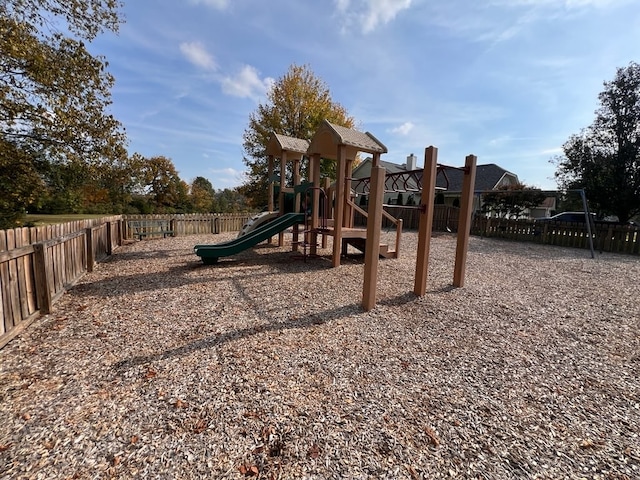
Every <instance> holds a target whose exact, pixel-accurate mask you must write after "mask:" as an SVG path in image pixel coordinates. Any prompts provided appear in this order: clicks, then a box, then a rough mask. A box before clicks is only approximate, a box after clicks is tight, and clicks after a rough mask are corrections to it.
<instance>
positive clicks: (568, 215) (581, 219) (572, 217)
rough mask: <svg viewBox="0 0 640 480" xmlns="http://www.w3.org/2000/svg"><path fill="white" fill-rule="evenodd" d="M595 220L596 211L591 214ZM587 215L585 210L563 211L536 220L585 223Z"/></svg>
mask: <svg viewBox="0 0 640 480" xmlns="http://www.w3.org/2000/svg"><path fill="white" fill-rule="evenodd" d="M591 218H592V219H593V221H594V222H595V221H596V215H595V213H592V214H591ZM585 221H586V216H585V213H584V212H562V213H558V214H557V215H553V216H552V217H544V218H538V219H536V222H542V223H557V222H571V223H585Z"/></svg>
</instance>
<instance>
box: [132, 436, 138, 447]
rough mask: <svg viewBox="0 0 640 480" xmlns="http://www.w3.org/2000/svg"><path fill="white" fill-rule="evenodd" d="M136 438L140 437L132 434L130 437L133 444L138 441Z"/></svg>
mask: <svg viewBox="0 0 640 480" xmlns="http://www.w3.org/2000/svg"><path fill="white" fill-rule="evenodd" d="M138 440H140V438H138V436H137V435H134V436H132V437H131V444H132V445H135V444H136V443H138Z"/></svg>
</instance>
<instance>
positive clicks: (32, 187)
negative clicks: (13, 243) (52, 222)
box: [0, 139, 44, 230]
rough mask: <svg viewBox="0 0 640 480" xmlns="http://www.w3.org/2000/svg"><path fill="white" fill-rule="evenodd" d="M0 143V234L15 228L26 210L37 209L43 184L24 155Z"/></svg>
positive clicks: (12, 147) (9, 145)
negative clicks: (1, 231) (2, 231)
mask: <svg viewBox="0 0 640 480" xmlns="http://www.w3.org/2000/svg"><path fill="white" fill-rule="evenodd" d="M2 144H3V141H2V140H1V139H0V230H4V229H8V228H14V227H17V226H18V224H19V222H20V220H21V218H22V217H23V215H24V214H25V213H26V211H27V209H29V208H36V207H37V206H38V205H39V201H40V200H41V198H42V193H43V191H44V184H43V182H42V179H41V177H40V175H39V174H38V172H37V170H36V168H35V167H34V165H33V163H32V162H31V161H29V159H28V158H25V154H24V152H22V151H21V150H19V149H17V148H15V146H13V145H11V144H6V143H5V144H4V145H2Z"/></svg>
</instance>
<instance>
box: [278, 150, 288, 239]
mask: <svg viewBox="0 0 640 480" xmlns="http://www.w3.org/2000/svg"><path fill="white" fill-rule="evenodd" d="M286 178H287V151H286V150H284V151H283V152H282V155H281V157H280V215H284V188H285V186H286ZM283 245H284V232H280V233H279V234H278V246H279V247H282V246H283Z"/></svg>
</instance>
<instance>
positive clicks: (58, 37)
mask: <svg viewBox="0 0 640 480" xmlns="http://www.w3.org/2000/svg"><path fill="white" fill-rule="evenodd" d="M120 6H121V3H120V2H119V1H117V0H5V1H3V2H0V137H1V140H2V142H0V156H7V155H10V154H12V152H15V151H16V150H18V151H20V152H21V154H20V155H19V158H20V159H21V162H23V163H24V165H22V169H23V171H27V170H30V171H37V172H39V173H41V174H44V175H46V174H47V173H49V174H51V173H52V171H53V170H56V168H55V164H58V166H59V167H60V170H64V169H65V168H67V167H68V168H70V169H71V170H78V165H89V166H91V168H101V166H103V164H105V163H107V164H108V163H110V162H112V161H113V160H114V159H117V158H119V157H120V156H121V155H122V151H123V149H124V146H123V145H124V142H125V135H124V132H123V131H122V127H121V125H120V123H119V122H118V121H117V120H116V119H115V118H114V117H113V116H111V115H109V114H108V113H107V108H108V106H109V105H110V103H111V96H110V95H111V94H110V89H111V87H112V85H113V82H114V79H113V77H112V76H111V75H110V74H109V73H108V72H107V71H106V67H107V63H106V61H105V59H104V58H102V57H94V56H92V55H91V54H90V53H89V52H88V50H87V49H86V47H85V43H84V42H90V41H92V40H93V39H94V38H95V37H96V36H97V35H98V34H100V33H103V32H105V31H107V30H109V31H113V32H117V31H118V27H119V25H120V23H121V22H122V19H121V17H120V14H119V11H118V9H119V7H120ZM29 163H30V165H28V164H29ZM47 164H51V165H54V168H49V166H48V165H47ZM57 173H58V174H59V173H61V172H60V171H59V172H57ZM89 173H91V172H89ZM57 177H58V179H61V178H63V177H64V175H57ZM0 181H5V179H0ZM14 185H15V188H16V189H20V188H24V187H26V186H24V185H18V184H17V183H15V182H14ZM69 187H70V188H69V189H70V190H74V188H73V187H74V186H73V185H70V186H69ZM61 188H62V186H61ZM65 188H66V186H65ZM58 194H59V195H60V196H62V195H63V193H62V192H58ZM70 195H71V196H73V195H75V192H72V193H71V194H70Z"/></svg>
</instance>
